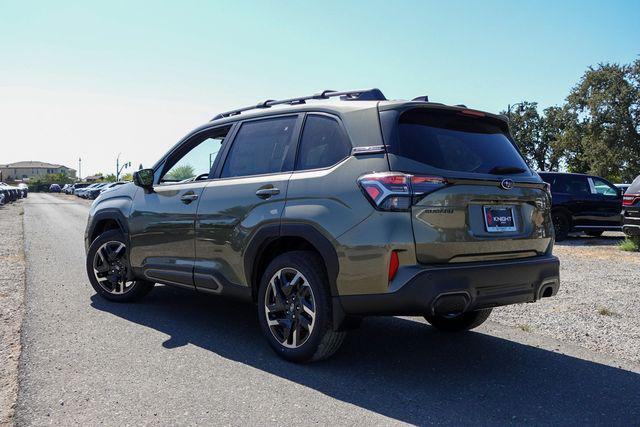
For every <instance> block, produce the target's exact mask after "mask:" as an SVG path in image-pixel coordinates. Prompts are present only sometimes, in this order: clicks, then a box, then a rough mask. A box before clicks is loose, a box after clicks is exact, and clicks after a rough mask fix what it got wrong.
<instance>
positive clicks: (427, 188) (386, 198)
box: [358, 172, 447, 211]
mask: <svg viewBox="0 0 640 427" xmlns="http://www.w3.org/2000/svg"><path fill="white" fill-rule="evenodd" d="M358 184H359V185H360V187H362V189H363V190H364V192H365V194H366V195H367V196H368V198H369V201H370V202H371V203H372V204H373V206H374V207H375V208H376V209H378V210H383V211H406V210H408V209H409V208H410V207H411V204H412V203H413V200H414V198H415V197H419V196H424V195H426V194H429V193H431V192H433V191H435V190H437V189H439V188H442V187H444V186H445V185H446V184H447V180H446V179H445V178H442V177H439V176H420V175H408V174H404V173H398V172H383V173H372V174H367V175H363V176H361V177H360V178H358Z"/></svg>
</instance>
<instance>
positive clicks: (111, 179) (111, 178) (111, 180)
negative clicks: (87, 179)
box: [103, 173, 116, 182]
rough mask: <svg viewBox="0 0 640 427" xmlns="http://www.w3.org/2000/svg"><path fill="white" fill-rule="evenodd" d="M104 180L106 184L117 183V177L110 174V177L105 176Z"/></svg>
mask: <svg viewBox="0 0 640 427" xmlns="http://www.w3.org/2000/svg"><path fill="white" fill-rule="evenodd" d="M103 180H104V182H116V176H115V174H112V173H110V174H108V175H105V176H104V179H103Z"/></svg>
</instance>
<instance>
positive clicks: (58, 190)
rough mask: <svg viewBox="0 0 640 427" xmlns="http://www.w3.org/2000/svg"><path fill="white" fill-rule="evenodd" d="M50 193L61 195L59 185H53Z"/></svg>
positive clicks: (50, 187)
mask: <svg viewBox="0 0 640 427" xmlns="http://www.w3.org/2000/svg"><path fill="white" fill-rule="evenodd" d="M49 192H50V193H59V192H60V186H59V185H58V184H51V185H50V186H49Z"/></svg>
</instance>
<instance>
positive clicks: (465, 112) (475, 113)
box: [459, 110, 486, 117]
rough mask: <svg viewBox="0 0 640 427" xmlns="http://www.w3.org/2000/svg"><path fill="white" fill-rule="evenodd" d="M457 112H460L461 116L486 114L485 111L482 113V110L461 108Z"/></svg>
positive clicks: (482, 115) (481, 115)
mask: <svg viewBox="0 0 640 427" xmlns="http://www.w3.org/2000/svg"><path fill="white" fill-rule="evenodd" d="M459 114H462V115H463V116H472V117H484V116H486V114H485V113H483V112H482V111H477V110H462V111H460V113H459Z"/></svg>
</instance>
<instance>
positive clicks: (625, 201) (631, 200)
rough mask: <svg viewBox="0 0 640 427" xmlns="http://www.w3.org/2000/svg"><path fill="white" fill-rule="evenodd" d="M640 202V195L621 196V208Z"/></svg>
mask: <svg viewBox="0 0 640 427" xmlns="http://www.w3.org/2000/svg"><path fill="white" fill-rule="evenodd" d="M638 202H640V194H625V195H624V196H622V206H633V205H635V204H636V203H638Z"/></svg>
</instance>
